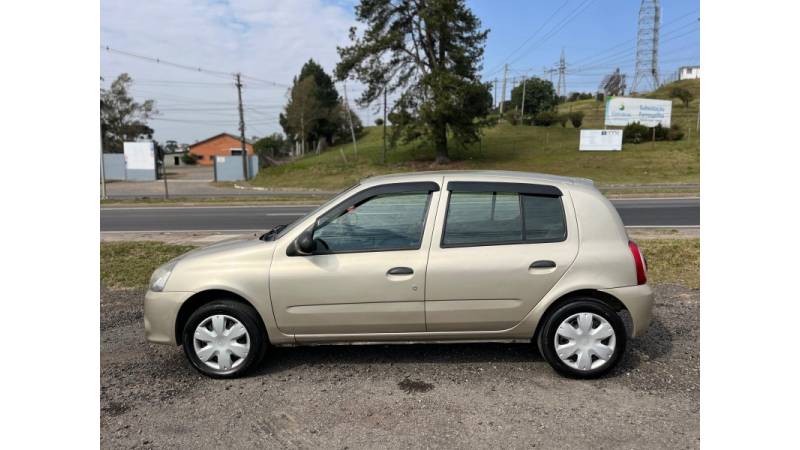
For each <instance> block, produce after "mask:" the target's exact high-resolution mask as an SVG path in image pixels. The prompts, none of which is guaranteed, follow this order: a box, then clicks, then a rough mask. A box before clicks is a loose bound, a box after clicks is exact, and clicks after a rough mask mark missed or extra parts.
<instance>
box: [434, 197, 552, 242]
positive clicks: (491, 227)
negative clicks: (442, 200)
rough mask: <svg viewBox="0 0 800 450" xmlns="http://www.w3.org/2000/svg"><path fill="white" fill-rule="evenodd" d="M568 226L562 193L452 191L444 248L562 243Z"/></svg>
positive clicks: (443, 237) (444, 234) (449, 200)
mask: <svg viewBox="0 0 800 450" xmlns="http://www.w3.org/2000/svg"><path fill="white" fill-rule="evenodd" d="M566 236H567V227H566V220H565V217H564V207H563V204H562V202H561V197H560V196H546V195H531V194H519V193H516V192H457V191H456V192H450V197H449V199H448V205H447V216H446V218H445V229H444V233H443V236H442V246H444V247H467V246H479V245H500V244H524V243H542V242H558V241H563V240H565V239H566Z"/></svg>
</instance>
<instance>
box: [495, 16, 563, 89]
mask: <svg viewBox="0 0 800 450" xmlns="http://www.w3.org/2000/svg"><path fill="white" fill-rule="evenodd" d="M568 3H569V0H566V1H565V2H564V3H562V4H561V6H560V7H558V8H557V9H556V10H555V11H554V12H553V14H551V15H550V17H548V18H547V19H545V21H544V22H542V25H541V26H540V27H539V28H537V29H536V31H534V32H533V34H531V35H530V36H528V38H527V39H525V40H524V41H523V42H522V44H520V45H519V47H517V48H515V49H514V51H512V52H511V53H509V54H508V56H506V57H505V58H503V59H502V61H501V62H500V64H498V65H496V66H495V67H494V68H493V69H492V70H493V71H492V72H491V73H489V74H488V75H487V76H491V75H494V74H495V73H497V72H499V71H500V69H502V68H503V63H505V62H506V61H508V59H509V58H511V57H512V56H513V55H514V54H515V53H517V52H518V51H519V50H520V49H522V48H523V47H525V45H526V44H527V43H528V42H530V40H531V39H533V38H534V37H536V35H537V34H539V32H540V31H542V29H544V27H545V26H546V25H547V24H548V23H549V22H550V21H551V20H553V18H554V17H555V16H556V15H557V14H558V13H559V12H560V11H561V10H562V9H564V7H565V6H567V4H568ZM495 69H496V70H495Z"/></svg>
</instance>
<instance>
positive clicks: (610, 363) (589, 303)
mask: <svg viewBox="0 0 800 450" xmlns="http://www.w3.org/2000/svg"><path fill="white" fill-rule="evenodd" d="M626 339H627V334H626V331H625V324H624V323H623V322H622V319H620V317H619V315H617V313H616V312H614V310H612V309H611V308H609V307H608V306H607V305H606V304H605V303H602V302H600V301H597V300H594V299H577V300H575V301H572V302H570V303H567V304H565V305H563V306H561V307H560V308H558V309H556V310H555V311H553V313H552V314H550V315H548V316H547V317H546V318H545V322H544V325H543V327H542V330H541V332H540V333H539V342H538V344H539V350H540V351H541V353H542V356H543V357H544V359H545V360H546V361H547V362H548V363H550V365H551V366H552V367H553V369H555V370H556V371H557V372H559V373H560V374H562V375H566V376H570V377H575V378H596V377H599V376H602V375H604V374H606V373H607V372H608V371H610V370H611V369H613V368H614V366H616V365H617V363H618V362H619V360H620V358H621V357H622V354H623V353H624V352H625V344H626Z"/></svg>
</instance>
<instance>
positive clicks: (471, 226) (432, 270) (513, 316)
mask: <svg viewBox="0 0 800 450" xmlns="http://www.w3.org/2000/svg"><path fill="white" fill-rule="evenodd" d="M568 202H569V199H568V198H562V193H561V191H560V190H559V189H557V188H555V187H553V186H540V185H526V184H522V183H471V182H448V184H447V192H445V193H443V196H442V200H441V203H442V204H441V205H440V207H439V214H440V216H439V217H443V218H444V220H443V221H444V224H443V226H442V227H438V229H437V230H436V233H435V234H434V242H433V244H432V245H431V252H430V257H429V261H428V276H427V283H426V292H427V294H426V302H425V305H426V315H427V328H428V331H462V332H468V331H501V330H506V329H509V328H512V327H514V326H515V325H516V324H518V323H519V322H520V321H521V320H522V319H523V318H524V317H525V316H526V315H527V314H528V313H529V312H530V311H531V310H532V309H533V307H534V306H535V305H536V303H538V302H539V301H540V300H541V299H542V297H544V295H545V294H547V292H548V291H550V289H551V288H552V287H553V286H554V285H555V284H556V282H557V281H558V280H559V279H560V278H561V276H562V275H563V274H564V272H565V271H566V270H567V269H568V268H569V267H570V265H571V264H572V262H573V260H574V259H575V256H576V255H577V252H578V236H577V232H576V231H577V230H576V226H575V225H574V223H575V222H574V216H573V214H572V213H571V209H572V208H571V207H567V208H565V206H567V204H568ZM568 224H572V225H571V226H568Z"/></svg>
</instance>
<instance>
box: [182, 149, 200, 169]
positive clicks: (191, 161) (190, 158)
mask: <svg viewBox="0 0 800 450" xmlns="http://www.w3.org/2000/svg"><path fill="white" fill-rule="evenodd" d="M181 161H183V163H184V164H188V165H190V166H193V165H195V164H197V155H195V154H193V153H189V152H186V153H184V154H183V156H181Z"/></svg>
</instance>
